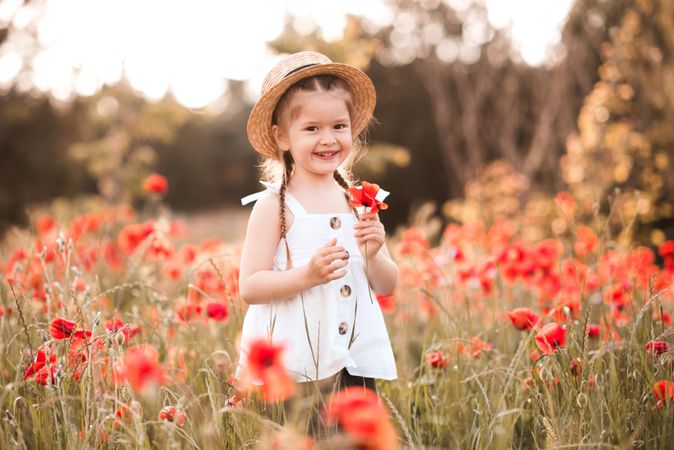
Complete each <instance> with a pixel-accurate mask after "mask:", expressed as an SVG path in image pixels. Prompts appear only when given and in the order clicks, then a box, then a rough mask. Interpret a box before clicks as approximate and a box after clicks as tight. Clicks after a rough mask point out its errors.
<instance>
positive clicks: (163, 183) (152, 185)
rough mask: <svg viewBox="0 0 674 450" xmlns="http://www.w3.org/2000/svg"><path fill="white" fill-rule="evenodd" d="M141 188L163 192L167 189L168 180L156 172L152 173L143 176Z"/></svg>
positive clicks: (156, 192) (146, 190) (154, 192)
mask: <svg viewBox="0 0 674 450" xmlns="http://www.w3.org/2000/svg"><path fill="white" fill-rule="evenodd" d="M143 189H145V192H150V193H153V194H164V193H166V191H167V190H168V181H167V180H166V178H164V177H163V176H161V175H159V174H158V173H153V174H151V175H149V176H148V177H147V178H145V181H144V182H143Z"/></svg>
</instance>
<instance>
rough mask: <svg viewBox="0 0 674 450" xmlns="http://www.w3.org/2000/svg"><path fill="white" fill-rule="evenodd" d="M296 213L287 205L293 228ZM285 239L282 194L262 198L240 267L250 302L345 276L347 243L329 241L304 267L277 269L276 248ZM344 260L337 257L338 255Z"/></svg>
mask: <svg viewBox="0 0 674 450" xmlns="http://www.w3.org/2000/svg"><path fill="white" fill-rule="evenodd" d="M292 224H293V216H292V213H291V212H290V211H288V210H287V209H286V226H287V229H288V230H289V229H290V227H291V226H292ZM280 239H281V219H280V202H279V196H278V195H267V196H264V197H262V198H261V199H259V200H258V201H257V202H256V203H255V206H254V207H253V211H252V212H251V213H250V219H249V220H248V229H247V230H246V239H245V241H244V243H243V250H242V252H241V266H240V268H239V293H240V295H241V299H242V300H243V301H245V302H246V303H248V304H251V305H252V304H261V303H269V302H271V301H273V300H283V299H286V298H290V297H293V296H295V295H297V294H299V293H300V291H302V290H304V289H309V288H311V287H313V286H316V285H318V284H322V283H326V282H328V281H330V280H335V279H337V278H341V277H343V276H344V275H345V274H346V271H345V270H338V269H341V268H342V267H344V266H345V265H346V264H347V261H346V252H345V251H344V248H343V247H338V246H335V240H334V239H333V240H332V241H330V242H328V243H327V244H326V245H325V246H324V247H322V248H321V249H319V250H318V251H317V252H316V254H314V256H313V257H312V258H311V261H310V262H309V264H307V265H306V266H303V267H298V268H293V269H290V270H285V271H273V270H272V266H273V261H274V256H275V254H276V248H277V246H278V243H279V240H280ZM340 258H341V259H343V261H336V260H338V259H340Z"/></svg>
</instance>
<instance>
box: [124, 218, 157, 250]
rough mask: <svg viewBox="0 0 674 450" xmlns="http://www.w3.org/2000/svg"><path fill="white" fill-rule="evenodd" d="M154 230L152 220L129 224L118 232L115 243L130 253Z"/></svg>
mask: <svg viewBox="0 0 674 450" xmlns="http://www.w3.org/2000/svg"><path fill="white" fill-rule="evenodd" d="M154 232H155V223H154V222H153V221H152V220H149V221H147V222H145V223H132V224H129V225H127V226H125V227H124V228H122V230H121V231H120V232H119V235H118V236H117V245H118V246H119V248H120V249H121V250H122V251H123V252H124V253H126V254H131V253H133V252H134V251H135V250H136V248H137V247H138V246H139V245H140V244H141V243H142V242H144V241H145V239H148V237H149V236H150V235H152V234H153V233H154Z"/></svg>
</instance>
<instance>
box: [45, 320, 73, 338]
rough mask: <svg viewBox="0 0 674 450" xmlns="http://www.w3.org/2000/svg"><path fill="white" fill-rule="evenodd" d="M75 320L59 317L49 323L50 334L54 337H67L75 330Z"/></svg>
mask: <svg viewBox="0 0 674 450" xmlns="http://www.w3.org/2000/svg"><path fill="white" fill-rule="evenodd" d="M75 325H76V324H75V322H72V321H70V320H66V319H63V318H61V317H57V318H56V319H54V320H52V321H51V323H50V324H49V334H51V336H52V337H53V338H54V339H67V338H69V337H70V336H72V334H73V331H75Z"/></svg>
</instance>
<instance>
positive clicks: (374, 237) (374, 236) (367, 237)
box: [359, 233, 384, 243]
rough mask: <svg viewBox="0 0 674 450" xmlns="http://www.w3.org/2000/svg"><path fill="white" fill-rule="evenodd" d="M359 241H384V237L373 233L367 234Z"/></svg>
mask: <svg viewBox="0 0 674 450" xmlns="http://www.w3.org/2000/svg"><path fill="white" fill-rule="evenodd" d="M359 241H375V242H381V243H383V242H384V239H382V237H381V235H380V234H376V233H372V234H366V235H365V236H363V237H362V238H360V239H359Z"/></svg>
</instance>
